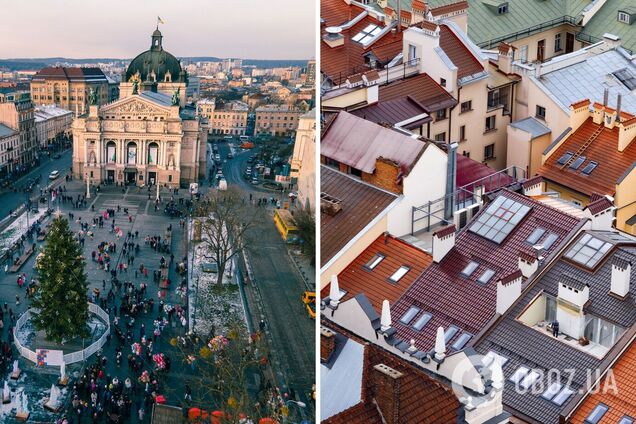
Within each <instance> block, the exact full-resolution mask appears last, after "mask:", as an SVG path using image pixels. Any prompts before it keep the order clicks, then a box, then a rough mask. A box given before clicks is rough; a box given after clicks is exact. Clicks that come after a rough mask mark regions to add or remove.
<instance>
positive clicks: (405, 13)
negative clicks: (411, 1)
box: [400, 10, 413, 22]
mask: <svg viewBox="0 0 636 424" xmlns="http://www.w3.org/2000/svg"><path fill="white" fill-rule="evenodd" d="M400 15H402V20H406V21H407V22H411V17H412V16H413V15H411V12H409V11H408V10H402V11H401V12H400Z"/></svg>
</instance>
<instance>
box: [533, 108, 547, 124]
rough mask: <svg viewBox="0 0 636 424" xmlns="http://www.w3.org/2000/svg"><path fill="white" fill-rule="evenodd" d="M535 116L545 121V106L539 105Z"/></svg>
mask: <svg viewBox="0 0 636 424" xmlns="http://www.w3.org/2000/svg"><path fill="white" fill-rule="evenodd" d="M534 116H535V118H537V119H541V120H542V121H545V108H544V107H543V106H539V105H537V110H536V112H535V114H534Z"/></svg>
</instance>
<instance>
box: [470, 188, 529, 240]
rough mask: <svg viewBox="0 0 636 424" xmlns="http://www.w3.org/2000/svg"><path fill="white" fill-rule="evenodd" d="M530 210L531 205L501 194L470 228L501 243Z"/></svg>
mask: <svg viewBox="0 0 636 424" xmlns="http://www.w3.org/2000/svg"><path fill="white" fill-rule="evenodd" d="M529 211H530V207H529V206H526V205H524V204H522V203H519V202H517V201H514V200H512V199H509V198H507V197H505V196H499V197H497V198H496V199H495V200H494V201H493V202H492V203H491V204H490V205H488V207H487V208H486V210H485V211H483V212H482V213H481V214H480V215H479V217H478V218H477V220H476V221H475V222H474V223H473V224H471V226H470V227H469V230H470V231H472V232H473V233H476V234H479V235H480V236H482V237H485V238H487V239H488V240H491V241H494V242H495V243H497V244H499V243H501V242H502V241H503V240H504V239H505V238H506V237H507V236H508V234H510V232H511V231H512V230H514V228H515V227H516V226H517V224H519V222H521V220H522V219H523V218H524V217H525V216H526V214H527V213H528V212H529Z"/></svg>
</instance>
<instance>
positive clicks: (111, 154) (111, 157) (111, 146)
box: [106, 141, 117, 163]
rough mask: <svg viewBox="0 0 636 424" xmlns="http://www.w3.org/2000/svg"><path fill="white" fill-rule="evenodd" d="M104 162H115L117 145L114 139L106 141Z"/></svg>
mask: <svg viewBox="0 0 636 424" xmlns="http://www.w3.org/2000/svg"><path fill="white" fill-rule="evenodd" d="M106 162H107V163H115V162H117V145H116V144H115V142H114V141H109V142H108V143H106Z"/></svg>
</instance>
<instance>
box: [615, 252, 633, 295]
mask: <svg viewBox="0 0 636 424" xmlns="http://www.w3.org/2000/svg"><path fill="white" fill-rule="evenodd" d="M631 273H632V264H631V262H628V261H626V260H625V259H622V258H618V257H614V259H613V260H612V280H611V281H612V283H611V284H612V285H611V289H610V293H611V294H613V295H615V296H617V297H620V298H621V299H624V298H625V297H627V295H628V294H629V281H630V278H631Z"/></svg>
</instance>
